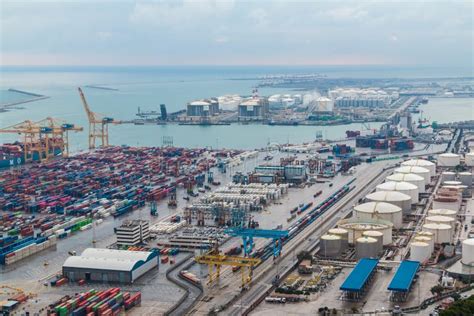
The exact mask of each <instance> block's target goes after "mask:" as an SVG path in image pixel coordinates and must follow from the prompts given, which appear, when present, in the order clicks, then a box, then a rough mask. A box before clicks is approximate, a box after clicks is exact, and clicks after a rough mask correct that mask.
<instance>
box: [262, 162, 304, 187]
mask: <svg viewBox="0 0 474 316" xmlns="http://www.w3.org/2000/svg"><path fill="white" fill-rule="evenodd" d="M255 173H257V174H259V176H260V177H264V176H267V177H268V179H270V178H271V177H270V176H276V177H277V178H278V177H282V178H283V179H284V180H285V182H292V183H301V182H303V181H305V180H306V178H307V173H306V166H304V165H286V166H257V167H255ZM272 179H276V178H272ZM262 182H265V183H270V182H269V181H268V182H267V181H262Z"/></svg>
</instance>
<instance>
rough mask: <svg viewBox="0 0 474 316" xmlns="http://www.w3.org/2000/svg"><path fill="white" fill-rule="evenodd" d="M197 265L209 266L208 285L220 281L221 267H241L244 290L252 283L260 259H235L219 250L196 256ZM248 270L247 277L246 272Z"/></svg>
mask: <svg viewBox="0 0 474 316" xmlns="http://www.w3.org/2000/svg"><path fill="white" fill-rule="evenodd" d="M195 260H196V262H197V263H201V264H207V265H208V266H209V282H208V284H210V283H212V282H214V281H215V280H218V279H219V277H220V273H221V266H232V267H240V268H241V269H240V270H241V273H242V288H244V287H245V286H246V285H247V284H249V283H250V282H252V271H253V268H254V267H256V266H257V265H258V264H260V262H261V260H260V259H258V258H246V257H234V256H227V255H223V254H220V253H219V251H218V250H213V251H210V252H209V253H207V254H205V255H201V256H196V257H195ZM245 270H247V272H248V273H247V275H246V273H245V272H246V271H245Z"/></svg>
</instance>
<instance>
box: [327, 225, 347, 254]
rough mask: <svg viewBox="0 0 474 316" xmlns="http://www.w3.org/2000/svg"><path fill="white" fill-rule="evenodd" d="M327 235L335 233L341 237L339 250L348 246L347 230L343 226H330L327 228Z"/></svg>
mask: <svg viewBox="0 0 474 316" xmlns="http://www.w3.org/2000/svg"><path fill="white" fill-rule="evenodd" d="M328 234H329V235H336V236H339V237H341V252H342V251H344V250H346V249H347V247H348V246H349V232H348V231H347V230H345V229H343V228H331V229H330V230H328Z"/></svg>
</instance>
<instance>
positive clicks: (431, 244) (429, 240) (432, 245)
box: [413, 236, 434, 252]
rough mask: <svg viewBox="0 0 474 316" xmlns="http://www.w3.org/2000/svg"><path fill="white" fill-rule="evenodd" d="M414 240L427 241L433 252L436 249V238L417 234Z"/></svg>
mask: <svg viewBox="0 0 474 316" xmlns="http://www.w3.org/2000/svg"><path fill="white" fill-rule="evenodd" d="M413 240H414V241H419V242H425V243H427V244H429V245H430V249H431V252H433V251H434V240H433V239H432V238H431V237H428V236H416V237H415V238H413Z"/></svg>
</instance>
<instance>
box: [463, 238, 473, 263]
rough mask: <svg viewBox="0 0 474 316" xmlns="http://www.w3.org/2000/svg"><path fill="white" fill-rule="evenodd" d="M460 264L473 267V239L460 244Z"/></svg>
mask: <svg viewBox="0 0 474 316" xmlns="http://www.w3.org/2000/svg"><path fill="white" fill-rule="evenodd" d="M461 262H462V263H463V264H465V265H469V266H474V238H470V239H466V240H464V241H463V242H462V258H461Z"/></svg>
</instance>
